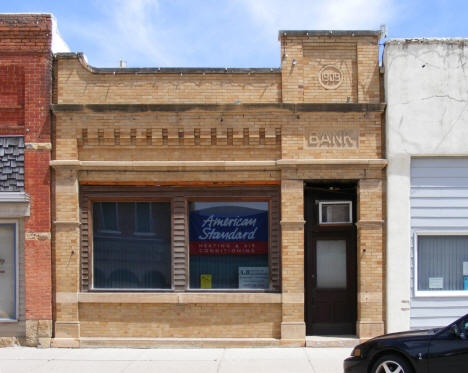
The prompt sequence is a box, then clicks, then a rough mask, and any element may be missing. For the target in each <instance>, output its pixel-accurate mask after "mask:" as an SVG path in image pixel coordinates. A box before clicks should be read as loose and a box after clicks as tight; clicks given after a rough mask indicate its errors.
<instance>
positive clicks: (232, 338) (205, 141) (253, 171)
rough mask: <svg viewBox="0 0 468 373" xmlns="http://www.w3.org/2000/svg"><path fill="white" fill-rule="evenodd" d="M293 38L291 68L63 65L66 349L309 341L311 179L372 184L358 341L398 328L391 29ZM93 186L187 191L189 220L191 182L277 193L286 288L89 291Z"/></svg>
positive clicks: (287, 55)
mask: <svg viewBox="0 0 468 373" xmlns="http://www.w3.org/2000/svg"><path fill="white" fill-rule="evenodd" d="M279 35H280V42H281V53H282V66H281V68H280V69H227V70H225V69H137V71H135V70H134V69H98V68H93V67H91V66H89V65H87V64H86V62H85V60H84V58H83V56H82V55H81V54H71V53H70V54H58V55H57V56H56V59H55V71H56V80H55V86H54V92H55V96H56V97H55V98H54V103H53V105H52V110H53V113H54V114H53V115H54V120H55V123H56V127H55V128H56V131H55V134H54V135H55V137H54V138H55V143H54V146H55V148H54V150H55V152H54V158H53V160H52V161H51V166H52V168H53V173H54V184H53V190H52V195H53V196H54V201H53V205H54V206H55V207H54V211H53V222H54V235H53V240H52V245H53V251H54V274H53V278H54V284H53V288H54V292H55V298H56V301H55V303H54V337H55V338H54V339H53V344H54V345H55V346H64V347H66V346H69V347H78V346H101V345H108V346H109V345H133V346H141V345H148V346H150V345H158V344H161V345H173V344H177V343H178V344H179V345H194V344H197V343H198V344H199V345H217V346H221V345H262V344H264V343H267V344H270V345H275V344H282V345H304V343H305V334H306V329H305V315H304V307H305V302H306V301H307V300H306V299H305V288H304V279H305V277H304V276H305V262H304V251H305V250H308V248H307V247H306V246H305V243H304V235H305V231H304V224H305V218H304V183H310V182H322V183H325V182H328V183H330V182H352V183H355V185H356V188H357V189H356V190H357V192H356V193H357V195H356V200H357V204H358V206H357V217H356V221H355V223H356V224H355V226H356V227H357V228H356V229H357V235H356V239H357V254H358V255H357V257H358V260H357V263H356V267H357V293H356V295H355V296H356V298H357V320H356V333H357V335H358V336H359V337H360V338H362V339H365V338H369V337H372V336H375V335H377V334H380V333H382V332H383V331H384V316H383V315H384V303H383V300H384V289H383V268H384V264H383V261H384V255H383V253H384V247H383V240H382V236H383V212H382V211H383V191H384V190H383V182H384V180H383V169H384V168H385V164H386V163H385V161H384V159H383V158H384V154H383V149H382V112H383V109H384V104H382V103H381V101H382V98H381V97H380V75H379V68H378V33H377V32H373V31H362V32H359V31H357V32H337V33H331V34H330V33H328V32H327V33H324V32H314V31H309V32H306V31H304V32H302V31H292V32H290V31H281V32H280V34H279ZM88 186H89V187H90V188H95V189H96V188H99V187H102V188H104V189H105V188H109V187H116V188H119V187H125V188H127V189H128V188H130V190H132V191H133V193H137V192H138V190H141V188H142V187H144V188H147V189H148V190H150V191H151V192H152V193H156V194H157V193H158V192H160V193H162V191H163V189H164V188H165V187H171V188H176V190H179V191H180V192H179V196H178V197H177V198H180V201H181V202H180V209H181V210H180V211H181V214H184V211H185V210H184V206H185V204H186V203H187V202H186V200H184V198H185V199H186V193H187V191H188V190H189V189H190V188H192V189H193V188H195V187H198V188H204V189H205V190H206V191H207V192H206V193H209V190H210V188H213V187H216V188H224V190H226V191H228V192H229V191H230V190H234V188H236V190H238V189H239V188H240V189H242V187H245V188H247V187H252V186H256V187H258V188H261V187H267V186H268V187H272V186H276V187H277V188H278V190H280V191H281V202H280V206H278V211H280V212H281V213H280V215H281V217H280V218H281V221H278V224H277V225H276V226H277V228H275V227H276V226H273V227H272V229H279V230H280V234H281V244H280V246H281V255H280V258H279V260H280V263H281V285H280V290H279V291H278V290H275V289H270V290H271V291H266V292H238V291H236V292H226V291H224V292H210V291H203V292H200V291H198V292H197V291H193V290H190V289H189V282H188V275H187V273H188V272H187V271H188V269H187V270H183V269H182V270H181V271H180V272H177V273H176V274H175V277H174V278H173V287H172V289H170V290H169V291H165V292H155V291H152V292H121V291H120V292H112V291H104V292H102V291H100V292H97V291H93V289H92V287H91V288H90V289H89V290H88V289H87V288H86V287H83V284H82V281H84V280H83V276H82V268H83V267H82V263H83V261H87V255H88V252H80V248H81V247H83V245H82V241H83V240H88V242H87V244H88V243H89V244H90V245H91V246H92V232H91V233H89V235H88V234H83V229H85V228H84V227H85V226H86V227H88V225H89V223H90V221H89V220H90V219H91V218H90V217H89V216H88V214H83V211H84V210H85V206H84V205H83V203H85V202H84V201H85V200H84V199H80V197H81V196H82V193H83V190H85V189H86V187H88ZM132 188H133V189H132ZM109 190H110V189H109ZM246 190H247V189H246ZM234 195H236V196H238V194H234ZM109 196H111V195H110V194H109ZM109 198H111V197H109ZM174 201H175V199H174ZM174 203H176V204H177V202H174ZM86 209H87V207H86ZM177 214H178V213H177V211H176V212H175V213H174V215H173V216H174V217H173V219H174V221H176V222H179V223H180V224H181V225H180V229H181V230H182V232H183V231H184V229H187V226H186V225H184V224H185V223H183V221H184V220H183V218H182V217H180V216H179V215H177ZM278 220H279V219H278ZM86 229H88V228H86ZM85 246H87V247H88V245H85ZM90 250H92V247H91V248H90ZM172 250H174V251H176V253H177V255H175V256H174V259H173V260H174V261H182V262H183V263H184V261H186V260H187V257H188V242H187V240H184V239H181V241H177V242H173V244H172ZM177 250H179V251H177ZM179 254H180V255H179ZM181 268H184V267H183V265H182V267H181ZM185 268H186V267H185ZM122 337H124V338H126V339H125V340H119V339H118V338H122ZM171 338H179V340H177V341H176V342H174V340H169V339H171ZM198 338H202V340H201V342H200V341H199V340H198ZM196 339H197V340H196Z"/></svg>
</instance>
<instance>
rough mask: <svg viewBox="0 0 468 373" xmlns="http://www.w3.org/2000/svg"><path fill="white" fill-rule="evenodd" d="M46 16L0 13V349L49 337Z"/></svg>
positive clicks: (49, 26)
mask: <svg viewBox="0 0 468 373" xmlns="http://www.w3.org/2000/svg"><path fill="white" fill-rule="evenodd" d="M54 28H55V27H54V19H53V17H52V16H51V15H50V14H6V15H5V14H4V15H0V163H1V164H0V344H3V345H11V344H14V343H17V342H18V341H21V340H23V341H25V342H26V344H28V345H48V344H49V341H50V337H51V319H52V290H51V244H50V242H51V209H50V183H51V178H50V169H49V161H50V158H51V149H52V146H51V135H50V134H51V131H50V128H51V122H50V111H49V103H50V102H51V95H52V58H53V54H52V39H53V36H54Z"/></svg>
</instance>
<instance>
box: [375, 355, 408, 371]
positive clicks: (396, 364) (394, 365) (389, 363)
mask: <svg viewBox="0 0 468 373" xmlns="http://www.w3.org/2000/svg"><path fill="white" fill-rule="evenodd" d="M371 372H372V373H413V369H412V368H411V366H410V365H409V364H408V363H407V362H406V360H405V359H403V358H401V357H399V356H397V355H385V356H382V357H381V358H379V359H378V360H377V361H376V362H375V363H374V365H373V366H372V370H371Z"/></svg>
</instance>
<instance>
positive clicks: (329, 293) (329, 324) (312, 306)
mask: <svg viewBox="0 0 468 373" xmlns="http://www.w3.org/2000/svg"><path fill="white" fill-rule="evenodd" d="M308 246H309V247H308V248H307V249H308V255H307V268H306V325H307V334H308V335H344V334H355V333H356V250H355V244H354V239H353V234H352V233H339V232H333V233H331V232H330V233H328V234H326V235H324V234H320V233H316V234H315V237H312V239H311V240H309V245H308Z"/></svg>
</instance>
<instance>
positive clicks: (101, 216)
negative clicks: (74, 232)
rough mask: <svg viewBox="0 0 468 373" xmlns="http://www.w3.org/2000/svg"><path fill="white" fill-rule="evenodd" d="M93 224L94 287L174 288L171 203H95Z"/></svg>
mask: <svg viewBox="0 0 468 373" xmlns="http://www.w3.org/2000/svg"><path fill="white" fill-rule="evenodd" d="M116 217H118V221H119V223H120V224H119V229H120V232H119V233H120V234H118V235H117V234H115V228H116V226H115V225H114V226H111V225H110V223H111V222H113V221H115V220H116ZM93 227H94V230H93V287H94V288H95V289H168V288H170V287H171V204H170V202H96V203H94V216H93ZM103 228H105V229H103ZM108 228H113V229H108ZM141 233H143V234H141ZM145 233H150V235H146V234H145Z"/></svg>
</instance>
